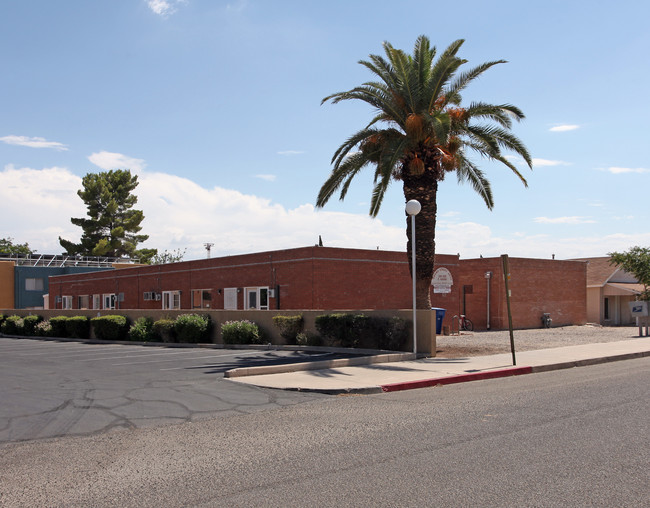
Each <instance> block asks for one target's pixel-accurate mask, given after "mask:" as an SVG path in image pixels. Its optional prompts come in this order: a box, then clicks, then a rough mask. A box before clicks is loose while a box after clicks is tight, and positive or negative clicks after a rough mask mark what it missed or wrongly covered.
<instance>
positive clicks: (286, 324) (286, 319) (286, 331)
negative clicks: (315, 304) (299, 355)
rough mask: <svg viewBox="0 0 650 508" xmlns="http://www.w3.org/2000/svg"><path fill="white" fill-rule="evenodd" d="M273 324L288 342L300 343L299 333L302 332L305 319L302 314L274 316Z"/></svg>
mask: <svg viewBox="0 0 650 508" xmlns="http://www.w3.org/2000/svg"><path fill="white" fill-rule="evenodd" d="M273 324H274V325H275V326H277V327H278V329H279V330H280V336H281V337H282V338H284V339H285V340H286V341H287V344H298V341H297V337H298V334H300V333H302V331H303V329H304V326H305V320H304V319H303V317H302V314H300V315H298V316H273Z"/></svg>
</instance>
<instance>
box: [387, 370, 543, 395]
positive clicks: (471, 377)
mask: <svg viewBox="0 0 650 508" xmlns="http://www.w3.org/2000/svg"><path fill="white" fill-rule="evenodd" d="M532 372H533V368H532V367H513V368H511V369H500V370H490V371H486V372H474V373H471V374H459V375H457V376H447V377H439V378H434V379H422V380H420V381H407V382H405V383H391V384H388V385H382V386H381V389H382V391H384V392H399V391H401V390H414V389H416V388H427V387H430V386H436V385H451V384H455V383H466V382H469V381H478V380H480V379H495V378H499V377H510V376H521V375H522V374H531V373H532Z"/></svg>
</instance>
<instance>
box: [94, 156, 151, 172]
mask: <svg viewBox="0 0 650 508" xmlns="http://www.w3.org/2000/svg"><path fill="white" fill-rule="evenodd" d="M88 160H89V161H90V162H92V163H93V164H94V165H95V166H97V167H99V168H101V169H104V170H110V169H130V170H131V171H132V172H134V173H139V172H140V171H142V170H143V169H144V168H145V166H146V164H145V162H144V160H142V159H134V158H133V157H128V156H127V155H124V154H121V153H114V152H97V153H93V154H92V155H90V156H88Z"/></svg>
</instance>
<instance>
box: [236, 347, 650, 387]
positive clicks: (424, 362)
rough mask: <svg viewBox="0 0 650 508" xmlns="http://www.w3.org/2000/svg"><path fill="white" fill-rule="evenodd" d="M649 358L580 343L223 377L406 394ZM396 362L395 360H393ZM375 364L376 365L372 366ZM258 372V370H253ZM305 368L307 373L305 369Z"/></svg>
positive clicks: (643, 350) (649, 350)
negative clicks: (519, 350)
mask: <svg viewBox="0 0 650 508" xmlns="http://www.w3.org/2000/svg"><path fill="white" fill-rule="evenodd" d="M644 356H650V338H648V337H643V338H634V339H628V340H625V341H620V342H607V343H597V344H584V345H579V346H567V347H560V348H552V349H540V350H537V351H524V352H521V353H517V354H516V360H517V365H516V366H513V365H512V355H511V354H510V353H508V354H496V355H490V356H477V357H465V358H425V359H419V360H416V359H414V357H413V355H412V354H406V355H402V356H400V355H385V356H384V357H380V358H377V357H366V358H365V359H364V360H361V359H359V358H357V359H354V360H355V362H357V363H358V362H359V361H360V360H361V361H363V362H364V363H365V364H364V365H358V364H357V365H350V364H349V363H348V364H347V365H346V364H345V362H346V360H344V361H341V360H336V362H337V363H336V364H335V365H329V366H328V365H319V366H318V367H320V368H317V369H314V365H313V364H312V365H311V366H310V365H308V364H294V365H292V366H287V365H280V366H277V367H276V368H274V367H253V368H250V369H245V371H244V370H242V369H239V370H238V369H234V370H233V371H229V372H228V373H226V377H228V378H230V379H231V380H232V381H234V382H238V383H247V384H251V385H256V386H261V387H267V388H277V389H284V390H300V391H312V392H321V393H329V394H337V393H380V392H388V391H398V390H409V389H413V388H423V387H427V386H435V385H442V384H451V383H462V382H467V381H475V380H479V379H490V378H497V377H507V376H516V375H521V374H530V373H533V372H544V371H549V370H556V369H566V368H571V367H579V366H583V365H593V364H597V363H605V362H611V361H618V360H627V359H631V358H641V357H644ZM396 360H397V361H396ZM378 361H380V362H382V363H377V362H378ZM256 369H258V370H256ZM306 369H309V370H306Z"/></svg>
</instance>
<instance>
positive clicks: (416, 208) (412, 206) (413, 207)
mask: <svg viewBox="0 0 650 508" xmlns="http://www.w3.org/2000/svg"><path fill="white" fill-rule="evenodd" d="M420 210H422V205H420V202H419V201H418V200H417V199H411V200H410V201H408V202H407V203H406V213H407V215H410V216H411V273H412V275H411V279H413V354H417V352H418V332H417V312H416V305H415V277H416V270H415V216H416V215H417V214H418V213H420Z"/></svg>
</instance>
